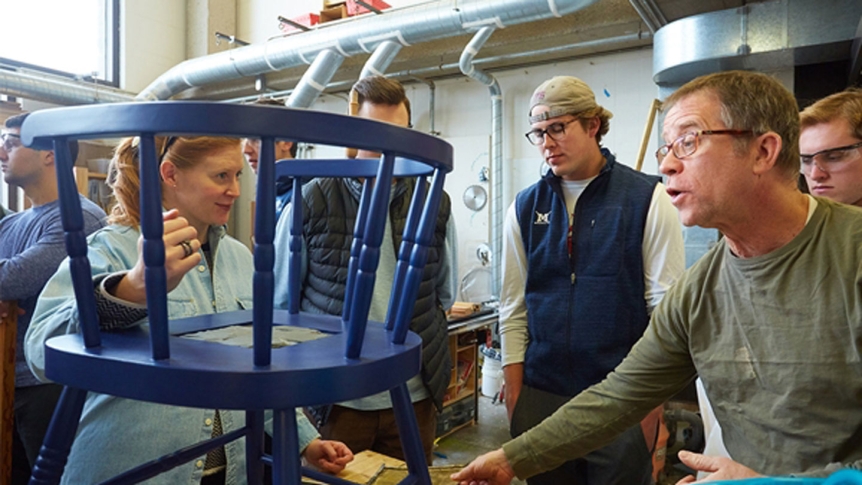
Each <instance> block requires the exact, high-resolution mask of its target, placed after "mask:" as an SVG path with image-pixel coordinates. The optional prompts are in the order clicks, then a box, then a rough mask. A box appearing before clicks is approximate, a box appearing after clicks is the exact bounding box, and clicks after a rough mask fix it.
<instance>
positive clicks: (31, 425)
mask: <svg viewBox="0 0 862 485" xmlns="http://www.w3.org/2000/svg"><path fill="white" fill-rule="evenodd" d="M28 115H29V114H28V113H22V114H19V115H16V116H13V117H11V118H8V119H7V120H6V129H5V130H4V132H3V133H2V135H0V140H2V145H0V170H2V172H3V178H4V180H5V181H6V182H7V183H8V184H10V185H11V186H14V187H20V188H21V189H22V190H23V191H24V196H25V197H27V200H28V201H29V202H30V208H29V209H27V210H25V211H22V212H18V213H14V214H10V215H7V216H6V217H4V218H3V220H2V221H0V315H5V314H6V313H7V312H8V307H9V304H10V302H17V304H18V309H19V313H20V314H19V315H18V324H17V333H16V337H17V339H16V340H17V342H16V345H15V398H14V406H13V407H14V422H15V425H14V426H13V433H12V434H13V438H12V439H13V447H12V450H13V451H12V470H13V472H12V484H13V485H19V484H26V483H27V482H28V481H29V479H30V470H31V468H32V465H33V464H34V463H35V461H36V457H37V456H38V454H39V448H40V447H41V446H42V440H43V439H44V437H45V432H46V431H47V429H48V423H49V422H50V421H51V415H52V414H53V413H54V407H55V406H56V404H57V399H59V397H60V391H61V389H62V388H61V387H60V386H58V385H55V384H45V383H43V382H39V380H38V379H36V377H35V376H34V375H33V374H32V373H31V372H30V369H28V368H27V363H26V362H25V360H24V348H23V343H24V334H25V332H26V331H27V327H28V326H29V324H30V317H31V316H32V315H33V309H34V308H35V307H36V300H37V298H38V296H39V292H40V291H42V288H43V287H44V286H45V283H47V282H48V279H49V278H51V276H52V275H53V274H54V272H55V271H57V267H58V266H59V265H60V262H61V261H62V260H63V258H65V257H66V246H65V243H64V239H63V225H62V222H61V221H60V203H59V201H58V200H57V198H58V192H57V177H56V174H55V169H54V152H53V151H50V150H33V149H30V148H27V147H25V146H23V145H22V144H21V136H20V135H21V125H22V124H23V123H24V120H25V119H27V116H28ZM69 148H70V151H71V156H72V158H73V159H74V158H76V157H77V155H78V143H77V142H73V143H70V146H69ZM81 208H82V209H83V214H84V231H85V233H87V234H89V233H92V232H93V231H95V230H96V229H98V228H100V227H102V226H103V225H104V219H105V212H104V211H103V210H102V209H100V208H99V206H97V205H96V204H94V203H92V202H90V201H89V200H87V199H85V198H84V197H83V196H81Z"/></svg>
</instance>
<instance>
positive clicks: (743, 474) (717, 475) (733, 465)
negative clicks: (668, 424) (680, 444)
mask: <svg viewBox="0 0 862 485" xmlns="http://www.w3.org/2000/svg"><path fill="white" fill-rule="evenodd" d="M677 456H679V459H680V461H681V462H682V463H683V464H684V465H686V466H688V467H689V468H691V469H692V470H696V471H699V472H707V473H709V474H710V475H709V476H708V477H706V478H704V479H703V480H700V481H696V480H697V479H696V478H695V477H693V476H691V475H689V476H687V477H685V478H683V479H682V480H680V481H678V482H676V485H686V484H689V483H705V482H715V481H718V480H736V479H739V478H755V477H762V476H763V475H761V474H759V473H757V472H755V471H754V470H752V469H751V468H748V467H747V466H744V465H740V464H739V463H737V462H735V461H733V460H731V459H730V458H726V457H723V456H706V455H701V454H698V453H692V452H690V451H680V452H679V455H677Z"/></svg>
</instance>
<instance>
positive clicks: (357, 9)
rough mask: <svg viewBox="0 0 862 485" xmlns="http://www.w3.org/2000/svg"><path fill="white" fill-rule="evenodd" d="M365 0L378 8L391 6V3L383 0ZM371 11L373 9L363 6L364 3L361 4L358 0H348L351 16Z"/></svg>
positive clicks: (382, 8) (383, 8) (348, 11)
mask: <svg viewBox="0 0 862 485" xmlns="http://www.w3.org/2000/svg"><path fill="white" fill-rule="evenodd" d="M363 1H364V2H365V3H367V4H368V5H371V6H372V7H374V8H376V9H377V10H385V9H387V8H390V5H389V4H388V3H386V2H384V1H383V0H363ZM370 11H371V10H368V9H367V8H365V7H363V6H362V5H359V4H358V3H356V0H347V15H348V16H350V17H352V16H354V15H361V14H364V13H368V12H370Z"/></svg>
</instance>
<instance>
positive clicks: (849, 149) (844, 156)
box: [799, 141, 862, 175]
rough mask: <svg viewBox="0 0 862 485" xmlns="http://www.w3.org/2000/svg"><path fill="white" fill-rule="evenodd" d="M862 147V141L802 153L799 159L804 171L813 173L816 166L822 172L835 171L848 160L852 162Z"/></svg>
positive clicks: (842, 166) (806, 173)
mask: <svg viewBox="0 0 862 485" xmlns="http://www.w3.org/2000/svg"><path fill="white" fill-rule="evenodd" d="M860 147H862V141H860V142H859V143H854V144H852V145H847V146H843V147H836V148H827V149H826V150H820V151H819V152H816V153H812V154H811V155H806V154H804V153H803V154H800V155H799V161H800V165H801V170H802V173H804V174H805V175H811V171H812V170H814V166H815V165H817V168H819V169H820V171H822V172H834V171H836V170H841V169H842V168H844V166H845V164H846V163H847V162H851V161H853V160H855V159H856V156H857V155H859V148H860Z"/></svg>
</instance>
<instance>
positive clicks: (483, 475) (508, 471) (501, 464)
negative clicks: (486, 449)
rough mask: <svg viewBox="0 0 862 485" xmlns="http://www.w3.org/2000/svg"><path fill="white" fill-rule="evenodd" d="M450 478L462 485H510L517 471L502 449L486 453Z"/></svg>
mask: <svg viewBox="0 0 862 485" xmlns="http://www.w3.org/2000/svg"><path fill="white" fill-rule="evenodd" d="M449 478H451V479H452V480H455V481H456V482H459V483H460V484H461V485H509V484H510V483H512V479H513V478H515V471H514V470H512V466H511V465H509V460H508V459H507V458H506V454H505V453H503V450H502V449H499V450H495V451H492V452H490V453H485V454H484V455H482V456H480V457H479V458H476V459H475V460H473V462H472V463H470V464H469V465H467V466H466V467H465V468H464V469H463V470H461V471H459V472H458V473H453V474H452V475H451V476H450V477H449Z"/></svg>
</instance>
